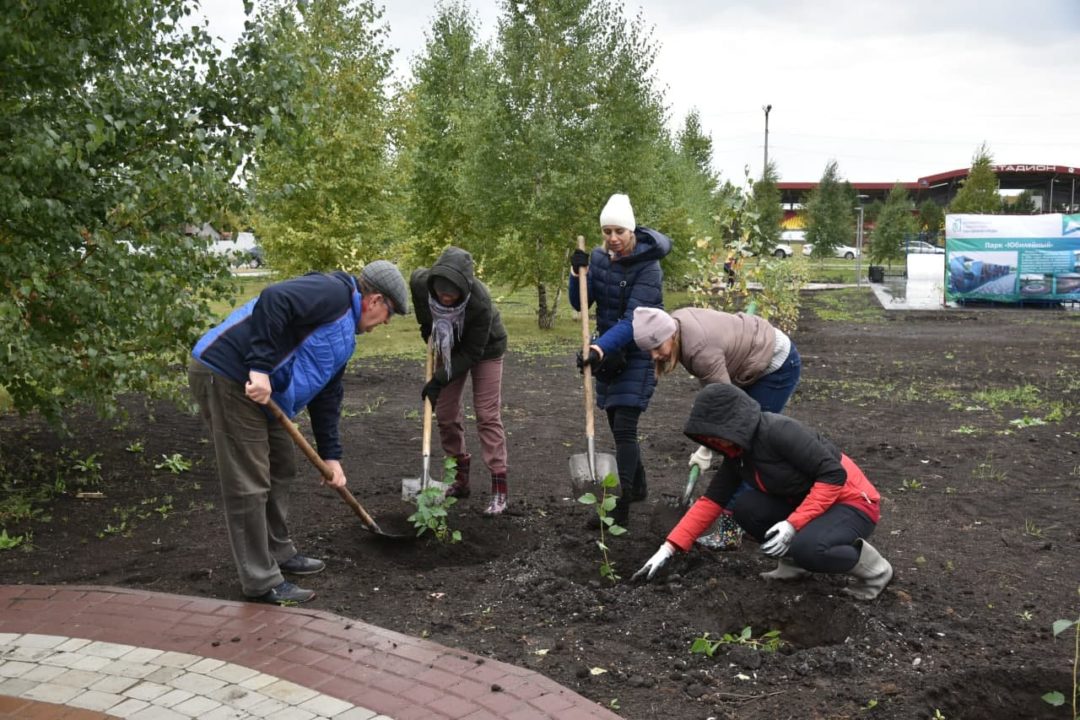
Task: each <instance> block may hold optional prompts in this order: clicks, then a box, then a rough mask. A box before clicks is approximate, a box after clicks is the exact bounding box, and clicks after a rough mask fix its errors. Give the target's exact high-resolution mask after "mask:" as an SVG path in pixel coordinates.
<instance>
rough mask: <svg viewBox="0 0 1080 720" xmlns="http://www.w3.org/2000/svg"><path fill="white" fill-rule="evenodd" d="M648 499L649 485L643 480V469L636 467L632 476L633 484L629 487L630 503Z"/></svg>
mask: <svg viewBox="0 0 1080 720" xmlns="http://www.w3.org/2000/svg"><path fill="white" fill-rule="evenodd" d="M647 497H649V483H648V482H647V481H646V480H645V467H644V466H642V465H638V469H637V473H635V474H634V484H633V485H631V486H630V502H632V503H635V502H641V501H642V500H644V499H646V498H647Z"/></svg>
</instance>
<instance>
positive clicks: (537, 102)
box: [463, 0, 672, 328]
mask: <svg viewBox="0 0 1080 720" xmlns="http://www.w3.org/2000/svg"><path fill="white" fill-rule="evenodd" d="M501 6H502V15H501V17H500V20H499V26H498V27H499V32H498V39H497V42H498V46H497V48H496V51H495V55H494V59H495V67H496V74H495V78H494V82H493V83H492V85H491V87H490V88H489V92H488V93H486V94H485V96H484V97H483V99H482V100H480V101H479V102H477V103H476V106H475V108H474V112H473V114H472V115H471V118H472V120H473V122H472V123H471V125H470V131H469V147H470V152H469V155H468V157H467V159H466V161H465V163H464V164H463V189H464V195H465V197H467V198H468V200H469V202H470V207H471V212H472V216H473V221H474V223H475V227H476V229H477V230H478V231H479V232H480V233H481V244H480V245H478V246H476V247H470V248H469V249H470V250H472V251H473V252H474V253H475V254H477V255H478V256H479V257H481V258H482V260H483V265H484V269H485V272H487V273H488V274H489V275H488V276H489V277H490V278H491V279H492V280H494V281H499V282H507V283H511V284H512V285H513V286H514V287H523V286H529V287H533V288H535V289H536V293H537V323H538V325H539V326H540V327H542V328H549V327H550V326H551V323H552V322H553V320H554V316H555V312H556V311H557V308H558V302H559V298H560V296H561V289H562V288H563V287H565V283H566V278H567V275H568V273H567V262H566V261H567V256H568V254H569V252H570V250H571V249H572V248H573V247H574V245H575V238H576V237H577V236H578V235H579V234H585V235H588V236H590V237H597V235H598V233H597V229H598V228H597V215H598V212H599V209H600V208H601V207H602V206H603V203H604V202H606V200H607V198H608V196H609V195H610V194H611V193H613V192H618V191H621V192H626V193H628V194H629V195H630V197H631V200H632V202H633V203H634V210H635V214H636V215H637V217H638V218H639V219H640V222H642V224H653V225H656V224H657V221H656V220H655V219H654V218H657V217H660V216H661V213H660V212H659V210H660V209H661V208H660V206H659V205H658V203H657V202H656V201H655V199H654V198H653V190H654V189H656V188H657V187H659V185H660V183H659V181H658V178H659V169H660V168H661V167H662V165H663V162H662V160H663V157H664V150H663V149H662V148H666V152H667V153H671V152H672V150H671V148H670V141H669V140H668V139H667V135H666V133H665V131H664V123H663V121H664V109H663V104H662V102H661V98H660V96H659V95H658V93H656V92H655V91H654V90H653V88H652V80H651V76H650V72H651V68H652V64H653V61H654V57H655V49H654V47H653V43H652V41H651V38H650V37H649V36H648V34H647V33H646V32H645V31H644V29H643V22H642V21H641V19H640V18H639V19H638V20H635V21H634V23H632V24H628V23H627V22H626V21H625V20H624V19H623V17H622V14H621V12H622V8H621V6H620V7H617V8H613V7H611V6H609V5H608V4H607V3H606V2H602V1H600V0H563V2H558V3H550V2H545V1H544V0H524V1H522V2H518V1H516V0H503V2H502V3H501ZM552 289H554V292H551V291H552Z"/></svg>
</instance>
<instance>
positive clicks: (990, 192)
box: [949, 142, 1001, 215]
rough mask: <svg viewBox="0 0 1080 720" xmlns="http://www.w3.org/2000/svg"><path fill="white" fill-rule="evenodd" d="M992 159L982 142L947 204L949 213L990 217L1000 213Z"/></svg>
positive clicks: (996, 181)
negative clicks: (966, 172) (954, 193)
mask: <svg viewBox="0 0 1080 720" xmlns="http://www.w3.org/2000/svg"><path fill="white" fill-rule="evenodd" d="M993 162H994V159H993V156H992V155H991V154H990V148H989V146H988V145H987V144H986V143H985V142H984V143H983V144H982V145H980V146H979V148H978V149H977V150H976V151H975V155H974V156H972V158H971V170H969V171H968V176H967V177H966V178H965V179H964V180H963V181H962V184H961V185H960V189H959V190H958V191H957V193H956V197H954V198H953V201H952V202H951V203H949V212H951V213H973V214H983V215H990V214H994V213H999V212H1001V196H1000V195H999V194H998V179H997V175H995V174H994V170H993V168H992V167H991V165H992V164H993Z"/></svg>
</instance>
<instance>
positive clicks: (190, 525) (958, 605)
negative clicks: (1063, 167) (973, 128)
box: [0, 291, 1080, 720]
mask: <svg viewBox="0 0 1080 720" xmlns="http://www.w3.org/2000/svg"><path fill="white" fill-rule="evenodd" d="M793 338H794V340H795V341H796V343H797V345H798V347H799V350H800V352H801V354H802V357H803V380H802V383H801V385H800V387H799V389H798V391H797V392H796V394H795V396H794V397H793V399H792V401H791V403H790V404H789V406H788V412H789V413H790V414H791V415H793V416H794V417H797V418H799V419H800V420H803V421H804V422H806V423H808V424H809V425H811V426H813V427H815V428H817V429H819V430H821V431H822V432H823V433H825V434H826V435H828V436H830V437H831V438H833V439H834V440H835V441H836V442H837V444H839V445H840V446H841V447H842V448H843V449H844V450H845V451H846V452H847V453H848V454H849V455H850V456H852V457H853V458H854V459H855V460H856V462H858V463H859V464H860V465H861V466H862V468H863V469H864V470H865V471H866V474H867V476H868V477H869V478H870V479H871V480H872V481H873V482H874V483H875V484H876V485H877V487H878V488H879V489H880V491H881V493H882V496H883V516H882V521H881V524H880V525H879V526H878V529H877V532H876V533H875V536H874V539H873V542H874V544H875V545H876V546H877V547H878V548H879V549H880V550H881V551H882V553H883V554H884V555H885V556H886V557H887V558H888V559H889V560H891V561H892V563H893V566H894V568H895V569H896V576H895V579H894V580H893V582H892V584H891V585H890V586H889V587H888V589H887V590H886V591H885V592H884V593H882V595H881V597H880V598H879V599H878V600H876V601H874V602H871V603H859V602H856V601H853V600H851V599H850V598H848V597H847V596H845V595H843V594H842V593H840V592H839V590H840V589H841V588H842V587H843V586H844V584H845V578H844V577H840V576H814V577H812V578H810V579H808V580H803V581H798V582H795V583H791V584H767V583H766V582H765V581H764V580H762V579H761V578H759V577H758V573H759V572H761V571H763V570H767V569H770V567H771V565H772V564H771V563H770V562H769V561H768V560H767V559H766V558H764V557H763V556H762V555H761V554H760V553H759V552H758V548H757V546H756V545H755V544H753V543H751V542H746V543H744V544H743V546H742V548H740V549H739V550H736V551H733V552H720V553H717V552H711V551H707V550H701V549H695V550H693V551H692V552H690V553H688V554H686V555H680V556H678V557H676V558H675V559H674V560H673V561H672V562H671V563H670V567H669V568H668V569H667V572H665V573H664V574H663V576H662V577H660V578H659V579H658V580H657V581H654V582H652V583H650V584H641V583H634V582H631V581H630V580H629V577H630V575H631V574H633V572H634V570H636V569H637V568H638V567H639V566H640V565H641V564H642V563H643V562H644V561H645V560H646V559H647V558H648V557H649V556H650V555H651V554H652V552H653V551H654V550H655V549H656V547H657V546H658V545H659V543H660V542H661V541H662V540H663V537H664V534H665V531H666V529H667V528H668V527H669V523H670V520H671V518H670V513H669V512H668V511H667V510H666V505H665V503H664V498H663V496H664V494H665V493H669V494H676V493H679V492H681V490H682V487H683V485H684V483H685V480H686V460H687V457H688V456H689V454H690V453H691V452H692V450H693V446H692V445H691V443H690V442H689V441H688V440H687V439H686V438H685V437H684V436H683V435H682V433H681V427H682V424H683V421H684V419H685V416H686V414H687V411H688V409H689V406H690V403H691V401H692V398H693V395H694V392H695V391H696V389H697V383H696V381H694V380H693V379H691V378H690V377H689V376H687V375H686V374H685V373H683V372H682V371H681V370H680V371H679V373H677V374H676V375H675V376H674V377H671V378H665V379H664V380H663V381H662V382H661V384H660V386H659V387H658V389H657V392H656V395H655V396H654V398H653V402H652V405H651V407H650V408H649V411H648V412H647V413H646V414H645V415H643V419H642V426H641V436H642V447H643V452H644V458H645V462H646V467H647V470H648V476H649V489H650V494H649V497H648V499H647V500H646V501H645V502H642V503H638V504H635V505H634V506H633V510H632V513H631V519H630V523H629V532H628V533H627V534H626V535H624V536H622V537H618V538H614V539H610V540H609V546H610V552H611V559H612V560H613V562H614V564H615V570H616V572H617V573H618V574H620V575H621V576H622V579H621V580H619V581H618V582H616V583H614V584H613V583H611V582H609V581H608V580H606V579H602V578H601V576H600V572H599V567H600V562H601V557H600V552H599V550H598V548H597V545H596V541H597V540H598V535H597V534H596V533H595V532H592V531H589V530H587V529H586V528H585V520H586V517H587V514H588V512H590V509H589V508H587V507H585V506H583V505H581V504H579V503H577V502H576V501H575V498H574V497H573V495H574V493H573V492H572V490H571V484H570V479H569V471H568V468H567V458H568V457H569V456H570V455H571V454H573V453H577V452H582V451H583V450H584V439H583V437H582V436H583V434H584V433H583V413H582V405H581V392H580V387H581V386H580V379H579V376H578V374H577V372H576V370H575V369H574V367H573V357H572V353H571V352H567V353H566V354H565V356H562V355H559V356H536V355H532V354H524V353H520V352H515V351H514V350H513V348H511V352H510V353H509V355H508V356H507V360H506V367H505V377H504V403H505V411H504V421H505V424H506V428H507V432H508V435H509V442H510V463H511V471H510V497H511V512H510V513H509V514H507V515H506V516H503V517H499V518H496V519H486V518H483V517H482V516H481V514H480V511H481V510H482V509H483V508H484V507H485V506H486V503H487V495H488V493H487V478H486V473H485V472H484V469H483V467H482V465H481V466H479V467H477V466H476V465H474V468H473V486H474V488H476V489H475V490H474V492H473V495H472V497H471V498H470V499H468V500H466V501H463V502H462V503H460V504H459V505H458V506H457V507H456V508H454V509H453V510H452V511H451V519H450V524H451V527H452V528H454V529H457V530H460V531H461V533H462V535H463V539H462V542H460V543H459V544H456V545H446V544H440V543H438V542H437V541H435V540H434V539H430V537H429V536H425V537H424V538H421V539H419V540H415V541H404V542H401V541H398V542H389V541H385V540H380V539H379V538H377V537H375V536H373V535H372V534H371V533H368V532H366V531H365V530H364V529H363V528H362V526H361V524H360V522H359V521H358V520H357V518H356V517H355V516H354V515H353V514H352V512H351V511H350V510H349V509H348V508H347V507H346V506H345V505H344V504H343V503H342V502H341V500H340V498H339V497H338V496H337V494H336V493H334V492H333V491H330V490H328V489H325V488H321V487H320V486H319V485H318V483H317V481H316V479H315V478H316V475H315V473H314V472H305V473H304V474H303V476H302V479H301V480H300V481H299V483H298V487H297V488H296V490H295V492H294V493H293V515H292V522H291V525H292V529H293V535H294V538H295V539H296V540H297V542H298V544H299V546H300V548H301V549H302V551H303V552H305V553H306V554H310V555H313V556H316V557H321V558H324V559H325V560H326V561H327V565H328V570H327V572H325V573H323V574H321V575H318V576H315V577H312V578H308V579H307V580H306V582H304V583H303V584H304V585H305V586H308V587H311V588H313V589H315V590H316V591H317V592H318V596H317V598H316V599H315V600H314V601H313V603H312V606H314V607H317V608H320V609H324V610H327V611H331V612H334V613H338V614H340V615H344V616H347V617H351V618H357V619H360V620H363V621H365V622H370V623H374V624H376V625H380V626H383V627H387V628H391V629H393V630H397V631H400V632H403V633H408V634H410V635H415V636H423V637H428V638H430V639H432V640H435V641H437V642H440V643H443V644H446V645H450V646H455V647H460V648H463V649H466V650H469V651H471V652H474V653H478V654H480V655H485V656H490V657H494V658H497V659H499V660H502V661H505V662H510V663H514V664H517V665H522V666H527V667H530V668H534V669H536V670H538V671H540V672H542V673H544V674H546V675H548V676H549V677H551V678H553V679H555V680H556V681H558V682H560V683H562V684H564V685H566V686H568V687H570V688H573V689H574V690H576V691H578V692H580V693H582V694H583V695H585V696H587V697H589V698H591V699H593V700H595V701H596V702H597V703H600V704H603V705H605V706H608V707H611V708H613V709H615V711H616V712H617V713H618V714H620V715H621V716H623V717H626V718H637V719H645V718H660V717H665V718H701V719H702V720H704V718H709V717H715V718H740V719H754V718H767V719H768V720H777V719H779V718H897V719H899V718H904V719H908V718H931V717H935V713H938V714H939V716H944V717H946V718H948V719H949V720H959V719H963V718H969V719H975V718H979V719H986V718H1012V719H1026V718H1032V719H1033V718H1066V717H1068V714H1069V711H1068V709H1067V705H1068V702H1066V707H1060V708H1053V707H1051V706H1050V705H1048V704H1047V703H1045V702H1044V701H1043V700H1042V699H1041V696H1042V695H1043V694H1044V693H1046V692H1049V691H1052V690H1057V691H1060V692H1062V693H1064V694H1065V696H1066V697H1068V695H1069V693H1070V691H1071V689H1072V683H1073V665H1072V662H1073V643H1072V638H1071V637H1070V636H1069V634H1065V635H1062V636H1061V637H1058V638H1055V637H1053V634H1052V632H1051V625H1052V623H1053V622H1054V621H1055V620H1057V619H1059V618H1076V617H1077V615H1078V609H1080V599H1078V596H1077V584H1078V581H1080V552H1078V549H1080V533H1078V523H1077V517H1078V516H1080V507H1078V505H1080V503H1078V500H1080V455H1078V452H1080V442H1078V430H1080V422H1078V417H1080V415H1078V411H1080V379H1078V377H1080V376H1078V373H1077V365H1078V360H1080V314H1078V313H1075V312H1070V311H1062V310H1057V309H1030V308H1029V309H1002V308H986V309H964V310H949V311H942V312H918V313H902V312H889V313H886V312H885V311H884V310H882V309H881V308H880V306H879V305H878V304H877V302H876V300H875V299H874V297H873V295H872V294H870V293H869V292H862V291H844V292H843V293H840V294H837V293H835V292H828V293H825V292H822V293H817V294H806V295H804V310H803V316H802V319H801V322H800V326H799V329H798V330H797V331H796V332H795V333H793ZM422 374H423V367H422V365H421V363H420V362H415V363H413V362H410V363H405V364H402V363H390V362H385V361H383V362H380V361H364V362H360V363H359V364H358V365H357V367H355V368H351V369H350V372H349V375H348V377H347V379H346V406H347V407H346V411H345V417H344V418H343V419H342V432H343V436H344V444H345V448H346V457H345V459H344V467H345V470H346V473H347V475H348V477H349V478H350V487H351V489H352V491H353V492H354V493H355V495H356V496H357V497H358V499H359V500H360V501H361V502H362V503H363V504H364V506H365V507H366V508H367V509H368V510H369V511H370V512H371V513H372V515H374V516H375V518H376V519H384V520H386V521H387V522H395V521H398V520H401V519H402V518H404V516H405V515H407V514H408V513H409V512H410V510H409V506H408V505H406V504H405V503H403V502H402V500H401V497H400V489H401V480H402V478H404V477H408V476H415V475H417V474H419V472H420V445H421V443H420V426H421V424H420V421H419V415H418V412H417V411H418V409H419V403H418V394H419V388H420V384H421V376H422ZM129 412H130V417H129V418H128V419H127V421H126V422H116V423H110V422H104V423H103V422H102V421H100V420H99V419H97V418H96V417H94V416H92V415H91V414H89V413H74V414H73V415H72V417H71V418H70V421H71V429H72V430H73V432H74V435H73V436H72V437H68V438H64V439H60V438H58V437H57V436H56V435H55V434H54V433H52V432H51V431H49V430H48V429H47V428H45V427H44V426H43V425H42V424H41V423H39V422H37V421H35V420H33V419H18V418H14V417H9V418H4V419H2V420H0V446H2V450H3V454H2V456H0V457H2V466H0V472H2V475H0V480H2V481H3V482H2V483H0V487H3V488H5V489H8V490H10V489H12V488H16V489H17V488H25V487H27V486H28V485H31V484H34V483H48V484H50V485H52V486H53V488H54V490H55V489H61V488H62V489H63V490H64V492H62V493H60V494H58V495H56V496H55V499H54V500H53V501H52V502H51V504H49V505H48V506H47V508H46V511H45V514H44V515H41V516H39V517H38V519H37V520H35V521H33V522H32V523H27V522H16V523H7V531H8V533H9V534H23V533H26V532H32V533H33V540H32V543H33V548H32V550H31V551H28V552H21V551H19V550H9V551H4V552H0V582H2V583H9V584H13V583H50V584H54V583H56V584H59V583H72V584H76V583H77V584H100V585H118V586H125V587H136V588H143V589H147V590H153V591H163V592H175V593H185V594H190V595H199V596H205V597H215V598H224V599H230V600H240V599H242V598H241V596H240V592H239V589H238V586H237V583H236V576H235V570H234V568H233V565H232V560H231V557H230V554H229V550H228V545H227V541H226V536H225V530H224V525H223V521H222V518H221V509H220V501H219V498H218V489H217V482H216V479H215V469H214V460H213V454H212V451H211V447H210V445H209V444H208V443H207V441H206V433H205V432H204V429H203V427H202V426H201V424H200V421H199V420H198V418H196V417H195V416H193V415H190V414H187V413H186V412H185V411H184V410H181V409H178V408H176V407H174V406H171V405H167V404H160V403H159V404H155V405H153V406H152V407H150V408H146V407H144V406H143V405H142V403H140V402H138V399H132V401H131V402H130V403H129ZM304 424H306V421H305V423H304ZM304 430H305V432H307V433H308V434H309V437H310V428H307V427H304ZM469 438H470V443H471V448H472V449H474V450H475V449H476V448H477V447H478V445H477V442H476V440H475V434H474V428H473V427H471V426H470V436H469ZM597 438H598V446H599V447H598V449H599V450H604V451H610V450H611V441H610V433H609V432H608V431H607V429H606V427H605V426H603V425H602V424H600V423H598V430H597ZM435 444H436V445H437V438H436V441H435ZM174 454H179V456H181V457H180V458H179V459H180V460H187V461H190V462H191V467H190V469H188V470H183V471H181V472H178V473H174V472H172V471H171V470H170V468H169V467H168V465H169V464H168V463H166V462H164V460H165V458H166V457H171V456H173V455H174ZM440 459H441V455H440V454H438V453H437V454H436V456H435V458H434V460H433V464H434V465H438V463H439V460H440ZM172 464H173V465H174V467H175V466H177V465H178V463H177V462H175V461H174V462H173V463H172ZM179 464H183V463H179ZM176 469H180V468H179V467H176ZM58 480H62V481H63V482H62V483H57V481H58ZM80 490H81V491H84V495H83V497H79V496H78V492H79V491H80ZM85 491H90V492H93V493H100V497H93V496H86V494H85ZM746 627H750V628H751V633H752V637H753V638H758V637H760V636H761V635H762V634H763V633H765V632H768V631H772V630H778V631H779V632H780V639H781V640H782V641H783V645H782V646H781V647H780V649H779V650H778V651H776V652H766V651H763V650H758V649H755V648H754V647H753V646H752V645H748V644H745V643H744V644H740V643H728V644H721V645H719V646H718V647H717V648H716V651H715V653H714V654H713V656H712V657H707V656H705V655H700V654H692V653H691V652H690V647H691V644H692V643H693V641H694V639H695V638H697V637H701V636H703V635H704V634H705V633H708V634H709V637H710V638H712V639H719V638H721V637H722V636H723V635H725V634H728V633H731V634H736V635H737V634H739V633H740V632H741V631H742V630H743V628H746ZM597 669H602V670H603V671H604V672H598V671H597Z"/></svg>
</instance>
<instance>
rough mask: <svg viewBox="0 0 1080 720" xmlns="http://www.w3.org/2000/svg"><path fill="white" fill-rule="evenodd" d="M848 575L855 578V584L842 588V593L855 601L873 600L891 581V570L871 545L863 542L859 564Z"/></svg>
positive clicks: (886, 561) (887, 562) (890, 566)
mask: <svg viewBox="0 0 1080 720" xmlns="http://www.w3.org/2000/svg"><path fill="white" fill-rule="evenodd" d="M848 575H851V576H852V577H853V578H855V582H853V583H852V584H851V586H850V587H846V588H844V592H845V593H847V594H848V595H850V596H851V597H853V598H855V599H856V600H873V599H874V598H876V597H877V596H878V595H880V594H881V591H882V590H884V589H885V586H886V585H888V584H889V581H890V580H892V576H893V569H892V565H890V564H889V561H888V560H886V559H885V558H883V557H881V553H879V552H878V551H877V550H876V549H875V548H874V546H873V545H871V544H870V543H868V542H866V541H865V540H863V541H862V549H861V550H860V551H859V562H857V563H855V567H853V568H851V570H850V571H848Z"/></svg>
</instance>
